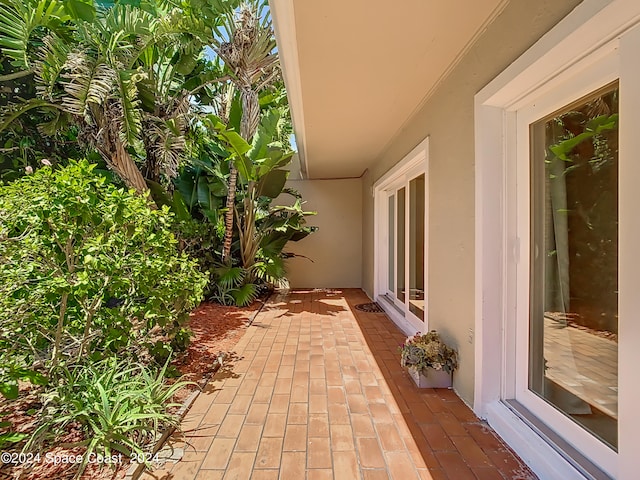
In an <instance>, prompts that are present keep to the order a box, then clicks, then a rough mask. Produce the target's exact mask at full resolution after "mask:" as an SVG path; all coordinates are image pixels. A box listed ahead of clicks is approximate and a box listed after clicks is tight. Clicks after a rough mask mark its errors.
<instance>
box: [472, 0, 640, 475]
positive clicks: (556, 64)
mask: <svg viewBox="0 0 640 480" xmlns="http://www.w3.org/2000/svg"><path fill="white" fill-rule="evenodd" d="M638 45H640V2H638V1H637V0H585V1H584V2H583V3H582V4H580V5H579V6H578V7H577V8H576V9H575V10H574V11H573V12H572V13H571V14H569V15H568V16H567V17H566V18H565V19H563V20H562V21H561V22H560V23H559V24H558V25H556V27H554V28H553V29H552V30H551V31H550V32H548V33H547V34H546V35H545V36H543V37H542V38H541V39H540V40H539V41H538V42H537V43H536V44H535V45H534V46H533V47H531V48H530V49H529V50H528V51H527V52H525V53H524V54H523V55H522V56H521V57H520V58H519V59H518V60H516V61H515V62H514V63H513V64H511V65H510V66H509V67H508V68H507V69H506V70H505V71H504V72H503V73H502V74H500V75H499V76H498V77H496V79H494V80H493V81H492V82H491V83H490V84H489V85H487V86H486V87H485V88H484V89H482V90H481V91H480V92H479V93H478V94H477V95H476V98H475V112H476V114H475V133H476V282H475V284H476V309H475V311H476V315H475V329H476V362H475V369H476V375H475V378H476V382H475V392H474V393H475V396H474V410H475V412H476V413H477V414H478V415H479V416H481V417H483V418H486V419H487V420H488V421H489V423H490V424H491V425H492V426H493V427H494V428H495V429H496V431H498V433H499V434H500V435H501V436H502V437H503V438H505V440H506V441H507V442H508V443H509V444H510V446H511V447H512V448H514V449H515V450H516V452H517V453H518V454H519V455H520V456H521V457H522V458H523V459H524V460H525V461H526V462H527V463H528V464H529V465H530V466H531V468H532V469H533V470H534V471H535V472H536V473H537V474H538V475H539V476H540V477H541V478H562V479H571V478H585V477H588V475H589V470H588V468H587V469H585V467H584V465H580V464H579V463H578V462H577V461H575V457H572V456H571V455H570V454H569V453H568V452H567V451H563V450H562V449H559V448H558V445H557V444H556V445H553V444H552V442H550V441H549V437H547V436H545V435H544V432H541V430H540V429H536V428H535V426H532V425H531V423H530V422H528V421H526V420H525V419H524V417H523V415H520V414H519V413H518V412H517V411H515V410H514V409H512V408H510V406H509V404H508V402H507V400H508V399H512V398H515V396H516V387H517V386H516V384H515V382H514V379H516V378H517V377H518V372H516V361H515V359H516V358H517V356H518V355H522V354H523V352H522V348H517V345H518V341H519V340H518V339H519V337H518V331H517V322H516V317H517V311H518V302H523V301H525V297H524V296H523V295H526V301H527V302H528V296H529V293H528V281H527V282H524V279H523V278H522V270H523V269H522V268H519V265H521V264H520V262H525V263H527V264H528V262H529V257H528V242H529V240H528V237H527V236H524V235H523V232H528V228H529V213H528V211H526V212H523V211H522V210H523V205H522V201H521V202H520V203H518V201H517V199H518V198H519V197H520V198H524V195H525V194H526V195H528V183H527V182H528V173H525V172H522V168H520V170H518V168H517V164H518V162H517V161H516V159H518V158H519V157H520V158H522V156H523V154H525V155H526V156H527V157H528V148H527V150H526V152H525V153H523V152H524V147H523V146H522V145H518V142H517V140H516V138H517V131H518V125H517V115H516V112H517V111H519V110H520V111H522V110H523V109H525V108H526V107H527V106H531V105H535V103H536V101H537V99H538V98H543V97H544V96H545V95H546V94H548V93H550V92H552V91H553V90H554V89H555V90H558V89H561V88H562V87H561V85H562V84H563V83H565V82H566V81H567V80H569V79H570V78H571V77H572V76H575V75H576V73H577V72H580V71H581V70H582V71H588V70H589V69H590V68H595V69H596V70H597V68H598V67H597V66H596V67H594V65H605V67H603V69H602V70H601V71H600V73H599V74H598V73H593V77H594V79H595V80H594V82H595V83H594V84H593V85H591V86H589V85H583V86H582V87H581V88H582V89H584V91H582V90H580V91H578V90H579V89H578V90H576V91H574V92H573V93H575V98H579V97H580V96H581V94H587V93H589V92H590V91H592V90H595V89H596V88H598V87H600V86H602V82H603V80H606V78H607V74H612V75H613V77H617V75H616V72H615V70H617V71H618V72H617V73H619V79H620V80H619V82H620V83H619V85H620V92H621V94H620V95H621V100H622V101H621V104H620V118H621V122H620V130H619V139H620V153H619V159H620V160H619V162H620V167H619V168H620V170H619V203H620V207H619V251H620V252H621V260H620V262H619V264H620V265H619V316H620V319H621V322H620V331H619V333H620V343H619V350H618V358H619V369H618V378H619V405H618V412H619V419H620V421H619V427H618V445H619V446H618V454H615V453H613V452H611V455H606V454H605V455H604V457H610V458H603V456H602V455H600V454H598V453H597V452H596V451H592V450H590V449H589V448H586V450H585V448H584V445H582V446H581V448H583V450H582V453H583V454H584V456H585V457H586V458H587V459H588V460H590V461H592V462H594V463H595V464H597V466H598V467H599V468H600V469H601V470H603V471H604V472H606V473H607V474H608V475H609V476H611V477H613V478H619V479H632V478H637V458H636V457H637V451H636V450H637V446H636V444H637V441H636V438H635V437H636V436H637V432H638V431H640V415H637V405H638V404H640V382H637V381H636V380H635V378H636V377H637V375H636V374H635V372H634V369H635V368H637V367H634V366H635V365H638V364H640V358H639V354H638V350H639V349H638V348H637V346H634V343H636V345H637V344H638V342H640V321H630V320H633V319H637V317H638V312H640V297H639V296H638V295H637V294H636V290H637V286H638V285H640V268H637V267H638V265H640V255H638V254H637V253H636V252H635V250H636V248H635V246H637V245H638V244H640V221H638V219H637V217H638V216H637V213H635V212H634V211H633V210H634V206H635V205H639V204H640V188H638V183H639V182H640V162H638V161H635V157H637V156H638V155H637V153H636V152H640V88H639V87H638V85H640V63H639V62H638V61H637V58H638V56H639V55H640V51H639V49H638ZM607 62H609V63H607ZM611 62H613V63H611ZM606 65H609V67H606ZM611 65H613V71H612V72H607V71H606V70H607V68H611ZM598 76H599V78H598ZM612 79H615V78H612ZM605 83H606V82H605ZM591 87H593V88H591ZM551 95H553V93H551ZM560 106H561V105H560ZM527 201H528V197H527ZM623 255H624V258H622V256H623ZM519 275H520V277H519ZM523 283H526V285H523ZM525 287H527V288H526V292H525ZM523 292H524V293H523ZM520 341H522V336H520ZM520 347H522V345H520ZM573 446H574V447H575V445H573ZM576 448H577V447H576Z"/></svg>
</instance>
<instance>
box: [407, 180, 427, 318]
mask: <svg viewBox="0 0 640 480" xmlns="http://www.w3.org/2000/svg"><path fill="white" fill-rule="evenodd" d="M424 222H425V195H424V173H423V174H422V175H420V176H418V177H416V178H414V179H413V180H411V181H410V182H409V311H410V312H411V313H413V314H414V315H415V316H416V317H418V318H419V319H420V320H421V321H423V322H424V276H425V271H424V253H425V252H424V250H425V249H424Z"/></svg>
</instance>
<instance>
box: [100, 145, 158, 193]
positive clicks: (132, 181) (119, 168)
mask: <svg viewBox="0 0 640 480" xmlns="http://www.w3.org/2000/svg"><path fill="white" fill-rule="evenodd" d="M115 147H116V148H115V151H114V152H112V154H111V161H110V162H109V163H110V166H111V167H112V168H113V169H114V170H115V172H116V173H117V174H118V176H120V178H122V181H123V182H124V183H126V184H127V186H128V187H131V188H133V189H135V191H136V192H137V193H138V194H140V195H147V194H148V193H149V187H147V182H145V180H144V177H143V176H142V173H140V170H139V169H138V166H137V165H136V164H135V162H134V161H133V159H132V158H131V155H129V152H127V150H126V149H125V148H124V145H122V142H121V141H120V139H116V141H115Z"/></svg>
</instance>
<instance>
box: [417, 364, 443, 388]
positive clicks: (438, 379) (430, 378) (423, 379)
mask: <svg viewBox="0 0 640 480" xmlns="http://www.w3.org/2000/svg"><path fill="white" fill-rule="evenodd" d="M407 371H408V372H409V376H410V377H411V378H412V379H413V381H414V382H416V385H417V386H418V387H419V388H451V374H450V373H447V372H445V371H444V370H435V369H433V368H427V372H426V373H427V375H424V374H423V373H422V372H420V371H418V370H417V369H415V368H407Z"/></svg>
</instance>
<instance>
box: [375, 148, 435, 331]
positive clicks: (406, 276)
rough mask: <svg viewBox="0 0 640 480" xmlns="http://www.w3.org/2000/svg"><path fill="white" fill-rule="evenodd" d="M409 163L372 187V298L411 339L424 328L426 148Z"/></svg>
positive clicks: (400, 166) (425, 316) (401, 164)
mask: <svg viewBox="0 0 640 480" xmlns="http://www.w3.org/2000/svg"><path fill="white" fill-rule="evenodd" d="M409 160H413V161H412V162H407V163H403V162H401V163H400V165H399V167H398V168H397V171H396V172H391V173H390V174H389V175H388V176H385V179H383V180H384V181H381V182H379V183H378V184H377V185H376V218H377V222H378V224H377V228H376V231H377V233H376V240H377V242H376V245H377V253H376V270H377V274H376V278H377V280H378V282H377V286H376V296H377V297H378V299H379V300H381V304H382V306H383V307H384V308H385V310H387V312H388V313H389V314H390V316H391V317H392V319H394V321H395V322H396V323H398V325H399V326H400V327H401V328H402V329H403V330H404V331H405V332H407V333H411V334H413V333H415V332H417V331H421V332H424V331H426V329H427V327H426V320H427V313H426V301H427V299H426V285H427V242H426V239H427V234H426V232H427V208H426V202H427V181H426V178H427V177H426V148H423V149H421V150H420V151H419V152H417V155H415V156H414V157H410V158H409ZM403 167H404V168H403Z"/></svg>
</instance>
